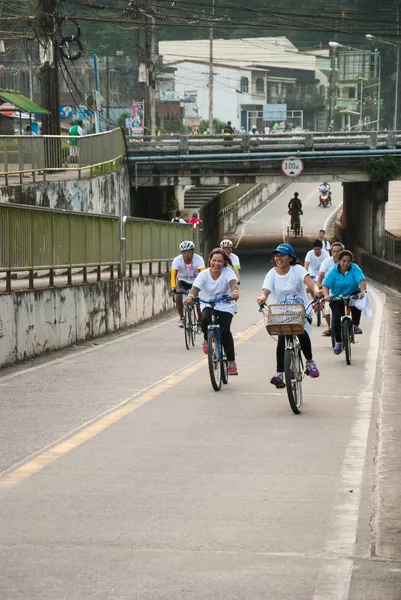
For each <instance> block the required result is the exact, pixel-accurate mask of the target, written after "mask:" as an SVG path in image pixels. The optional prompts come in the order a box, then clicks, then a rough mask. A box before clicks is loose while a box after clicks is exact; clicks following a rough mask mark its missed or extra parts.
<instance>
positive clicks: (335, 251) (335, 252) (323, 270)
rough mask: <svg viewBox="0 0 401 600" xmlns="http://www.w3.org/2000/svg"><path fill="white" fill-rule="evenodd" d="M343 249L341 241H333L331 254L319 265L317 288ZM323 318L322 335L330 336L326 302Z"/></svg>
mask: <svg viewBox="0 0 401 600" xmlns="http://www.w3.org/2000/svg"><path fill="white" fill-rule="evenodd" d="M343 250H344V245H343V244H342V243H341V242H333V244H332V246H331V256H329V258H325V259H324V261H323V262H322V264H321V265H320V273H319V276H318V278H317V282H316V283H317V285H318V287H319V289H322V282H323V279H324V278H325V277H326V275H327V273H328V272H329V271H330V270H331V269H332V268H333V267H334V265H336V264H337V263H338V257H339V255H340V252H342V251H343ZM324 318H325V319H326V323H327V329H326V331H323V333H322V336H323V337H331V311H330V305H329V303H328V302H325V303H324Z"/></svg>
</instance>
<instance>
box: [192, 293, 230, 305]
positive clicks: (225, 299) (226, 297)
mask: <svg viewBox="0 0 401 600" xmlns="http://www.w3.org/2000/svg"><path fill="white" fill-rule="evenodd" d="M229 300H232V298H231V296H227V295H226V296H220V298H215V299H214V300H204V299H202V298H195V300H194V302H203V304H210V305H211V306H212V307H213V306H215V305H216V304H218V303H219V302H228V301H229Z"/></svg>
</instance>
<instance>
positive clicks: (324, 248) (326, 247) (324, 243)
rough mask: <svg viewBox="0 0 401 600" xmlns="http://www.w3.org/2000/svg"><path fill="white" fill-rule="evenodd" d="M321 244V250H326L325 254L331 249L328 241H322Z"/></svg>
mask: <svg viewBox="0 0 401 600" xmlns="http://www.w3.org/2000/svg"><path fill="white" fill-rule="evenodd" d="M322 244H323V250H327V252H328V251H329V250H330V248H331V246H330V242H329V240H322Z"/></svg>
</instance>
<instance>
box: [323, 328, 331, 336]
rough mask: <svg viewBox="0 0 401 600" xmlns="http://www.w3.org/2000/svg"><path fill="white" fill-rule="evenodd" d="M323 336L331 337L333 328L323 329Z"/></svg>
mask: <svg viewBox="0 0 401 600" xmlns="http://www.w3.org/2000/svg"><path fill="white" fill-rule="evenodd" d="M322 336H323V337H331V329H326V331H323V333H322Z"/></svg>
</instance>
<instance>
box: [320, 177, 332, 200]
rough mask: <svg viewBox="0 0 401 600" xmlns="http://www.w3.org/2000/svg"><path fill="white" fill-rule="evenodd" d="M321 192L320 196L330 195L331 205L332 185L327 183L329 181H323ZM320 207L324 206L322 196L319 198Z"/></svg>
mask: <svg viewBox="0 0 401 600" xmlns="http://www.w3.org/2000/svg"><path fill="white" fill-rule="evenodd" d="M319 191H320V194H328V196H329V204H331V191H330V185H329V184H328V183H327V181H323V183H321V184H320V186H319ZM319 206H322V202H321V199H320V196H319Z"/></svg>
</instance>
